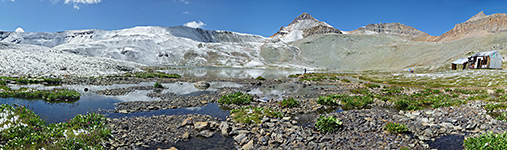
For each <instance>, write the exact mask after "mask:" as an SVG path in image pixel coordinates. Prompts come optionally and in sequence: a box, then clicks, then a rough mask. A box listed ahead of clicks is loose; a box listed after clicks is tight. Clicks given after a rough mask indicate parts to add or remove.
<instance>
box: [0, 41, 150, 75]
mask: <svg viewBox="0 0 507 150" xmlns="http://www.w3.org/2000/svg"><path fill="white" fill-rule="evenodd" d="M0 66H2V67H0V76H51V75H54V76H63V75H77V76H96V75H108V74H117V73H124V72H126V71H140V69H139V68H137V67H138V66H142V65H141V64H137V63H132V62H126V61H120V60H114V59H108V58H98V57H86V56H80V55H76V54H72V53H68V52H63V51H58V50H53V49H50V48H47V47H42V46H35V45H26V44H8V43H3V42H0Z"/></svg>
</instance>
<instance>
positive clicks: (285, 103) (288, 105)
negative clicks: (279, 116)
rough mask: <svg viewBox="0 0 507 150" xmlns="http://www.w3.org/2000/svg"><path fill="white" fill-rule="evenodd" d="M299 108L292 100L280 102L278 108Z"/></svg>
mask: <svg viewBox="0 0 507 150" xmlns="http://www.w3.org/2000/svg"><path fill="white" fill-rule="evenodd" d="M297 106H299V102H298V101H297V100H296V99H294V98H292V97H291V98H288V99H284V100H282V101H281V102H280V107H286V108H293V107H297Z"/></svg>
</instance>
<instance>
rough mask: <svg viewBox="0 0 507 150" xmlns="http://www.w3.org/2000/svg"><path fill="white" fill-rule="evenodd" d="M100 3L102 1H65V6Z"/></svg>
mask: <svg viewBox="0 0 507 150" xmlns="http://www.w3.org/2000/svg"><path fill="white" fill-rule="evenodd" d="M100 2H102V0H65V4H68V3H74V4H79V3H81V4H98V3H100Z"/></svg>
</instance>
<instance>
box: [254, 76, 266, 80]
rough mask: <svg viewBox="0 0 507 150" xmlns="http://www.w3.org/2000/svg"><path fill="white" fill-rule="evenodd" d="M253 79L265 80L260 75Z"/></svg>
mask: <svg viewBox="0 0 507 150" xmlns="http://www.w3.org/2000/svg"><path fill="white" fill-rule="evenodd" d="M255 80H266V79H265V78H264V77H262V76H258V77H257V78H255Z"/></svg>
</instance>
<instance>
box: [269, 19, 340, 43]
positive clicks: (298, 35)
mask: <svg viewBox="0 0 507 150" xmlns="http://www.w3.org/2000/svg"><path fill="white" fill-rule="evenodd" d="M324 33H338V34H342V32H341V31H340V30H338V29H336V28H334V27H333V26H331V25H329V24H327V23H325V22H322V21H319V20H317V19H315V18H313V17H312V16H311V15H310V14H308V13H306V12H305V13H303V14H301V15H299V16H298V17H296V19H294V20H293V21H292V22H291V23H290V24H289V25H288V26H287V27H281V28H280V30H279V31H278V32H276V33H275V34H274V35H272V36H271V37H275V38H280V39H281V40H282V41H284V42H293V41H296V40H299V39H303V38H305V37H308V36H311V35H314V34H324Z"/></svg>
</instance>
